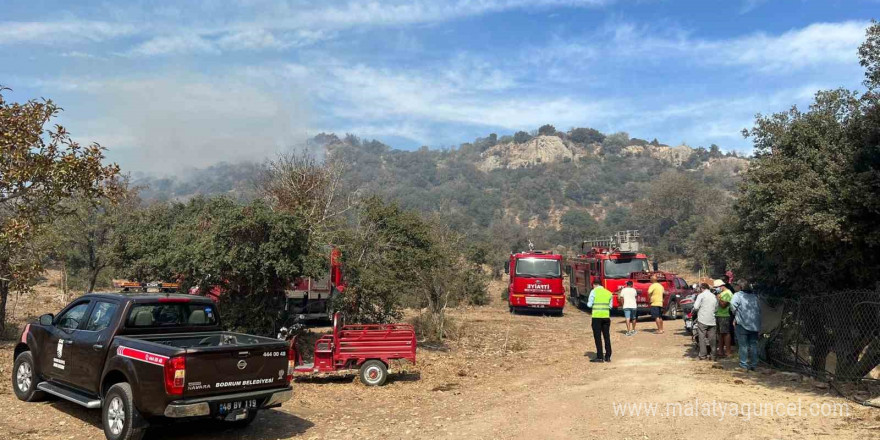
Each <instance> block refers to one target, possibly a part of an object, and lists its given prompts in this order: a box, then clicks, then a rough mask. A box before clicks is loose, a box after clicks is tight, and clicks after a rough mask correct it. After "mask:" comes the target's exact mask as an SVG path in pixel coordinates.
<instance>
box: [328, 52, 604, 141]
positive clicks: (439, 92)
mask: <svg viewBox="0 0 880 440" xmlns="http://www.w3.org/2000/svg"><path fill="white" fill-rule="evenodd" d="M451 72H455V70H454V69H453V70H447V71H443V70H438V71H432V70H427V73H426V72H425V71H406V72H401V71H389V70H383V69H376V68H372V67H368V66H364V65H357V66H353V67H349V66H333V67H329V68H327V69H326V70H322V71H320V72H313V74H312V75H313V76H314V78H315V79H316V80H318V81H321V82H320V83H318V84H316V88H317V92H316V93H317V94H318V96H319V98H320V99H321V100H322V101H323V102H325V103H330V108H329V109H328V111H330V112H332V113H333V115H334V116H336V117H338V118H342V119H346V120H359V119H362V118H363V117H364V116H365V115H368V117H369V118H370V119H371V120H378V121H383V120H384V121H388V120H396V119H403V120H406V121H410V122H417V123H419V124H422V125H425V124H436V123H461V124H467V125H473V126H491V127H504V128H508V129H511V130H519V129H532V128H534V127H537V126H539V125H541V124H544V123H547V122H552V123H556V124H559V125H560V126H566V125H576V124H580V123H583V122H584V121H587V120H591V119H597V118H599V117H602V118H605V117H609V116H611V115H614V114H615V113H616V111H614V107H613V105H612V104H611V103H610V102H607V101H602V100H595V101H591V102H584V101H579V100H577V99H572V98H568V97H564V96H536V95H535V94H532V93H528V92H527V91H525V90H522V89H518V88H517V86H516V82H515V81H514V80H513V79H510V78H505V77H504V76H503V75H502V74H500V73H499V72H497V71H486V72H484V73H482V74H480V73H479V72H476V73H472V76H470V77H469V78H470V79H469V80H468V81H458V80H457V78H456V75H457V74H456V73H451ZM450 77H452V78H453V80H450ZM321 78H323V80H321ZM487 84H488V85H491V87H490V89H491V93H490V92H486V90H485V89H486V85H487ZM502 91H505V92H510V93H497V92H502ZM411 131H412V130H411ZM415 140H418V141H421V142H430V141H431V139H425V138H419V139H415Z"/></svg>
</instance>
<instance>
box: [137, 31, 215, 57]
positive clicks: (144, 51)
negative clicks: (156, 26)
mask: <svg viewBox="0 0 880 440" xmlns="http://www.w3.org/2000/svg"><path fill="white" fill-rule="evenodd" d="M190 53H212V54H219V53H220V50H219V49H217V47H216V46H215V45H214V43H213V42H211V41H209V40H207V39H205V38H204V37H202V36H200V35H196V34H177V35H169V36H161V37H155V38H152V39H150V40H147V41H145V42H144V43H141V44H140V45H138V46H137V47H135V48H134V49H132V50H131V51H130V52H129V53H128V54H129V55H143V56H153V55H169V54H173V55H179V54H190Z"/></svg>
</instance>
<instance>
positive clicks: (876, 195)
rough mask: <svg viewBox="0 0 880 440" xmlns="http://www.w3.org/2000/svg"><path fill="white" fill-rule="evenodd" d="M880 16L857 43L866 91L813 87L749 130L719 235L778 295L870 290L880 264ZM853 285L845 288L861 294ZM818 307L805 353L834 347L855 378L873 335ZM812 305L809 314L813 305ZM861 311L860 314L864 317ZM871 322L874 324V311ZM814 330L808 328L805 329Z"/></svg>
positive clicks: (875, 353) (868, 363)
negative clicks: (749, 160) (806, 101)
mask: <svg viewBox="0 0 880 440" xmlns="http://www.w3.org/2000/svg"><path fill="white" fill-rule="evenodd" d="M878 41H880V24H878V23H876V22H874V23H873V24H872V25H871V27H870V28H869V29H868V37H867V40H866V42H865V43H864V44H863V45H862V46H861V47H860V49H859V55H860V58H861V64H862V66H864V67H865V68H866V81H865V84H866V86H867V87H868V93H866V94H865V95H864V96H861V97H860V96H859V95H858V93H856V92H853V91H848V90H843V89H837V90H828V91H822V92H819V93H817V94H816V96H815V100H814V102H813V103H812V105H811V106H810V108H809V110H808V111H805V112H803V111H800V110H799V109H797V107H792V108H791V109H790V110H788V111H786V112H780V113H776V114H773V115H770V116H762V115H759V116H758V118H757V119H756V121H755V126H754V127H753V128H752V129H751V130H748V131H746V133H745V134H746V135H748V136H750V137H751V138H752V139H753V141H754V148H755V156H756V159H755V162H754V164H753V165H752V166H750V167H749V170H748V172H747V173H746V175H745V178H744V181H743V184H742V189H741V191H740V195H739V198H738V199H737V201H736V204H735V213H736V220H737V221H736V222H735V223H734V227H733V228H731V230H730V231H729V233H728V234H726V236H725V240H726V242H727V243H728V244H729V246H730V248H731V249H732V251H733V253H734V254H735V255H737V256H738V257H739V258H738V263H739V268H738V270H739V272H740V273H743V274H744V275H745V276H746V277H749V278H750V279H753V280H756V281H758V282H760V283H763V284H764V285H767V286H771V287H773V292H775V293H777V294H782V295H802V294H804V293H805V292H808V293H809V292H815V293H820V294H823V293H824V294H830V293H832V292H834V291H835V290H837V289H841V288H843V287H849V286H865V287H874V288H877V273H878V271H880V229H878V228H877V225H878V224H880V150H878V148H877V145H878V139H880V100H878V97H877V95H876V94H874V92H873V91H874V90H876V89H877V88H878V86H880V83H878V80H880V78H878V75H877V72H878V71H880V46H878V44H877V42H878ZM858 296H859V295H858V293H852V294H848V295H844V296H843V298H844V299H843V300H844V301H859V298H858ZM827 310H828V309H827V308H825V307H822V308H817V309H816V310H812V311H811V309H810V308H808V309H807V311H806V312H805V313H807V314H808V315H807V318H805V319H809V320H812V321H814V323H815V325H813V326H810V328H811V329H817V330H816V331H817V332H819V333H820V334H821V336H822V337H821V338H818V339H816V340H817V341H829V340H830V341H831V343H830V344H820V343H816V344H814V352H813V353H811V355H812V360H813V367H814V368H816V369H820V370H822V369H824V366H825V365H824V364H825V358H826V356H827V354H828V353H829V351H830V349H831V347H832V346H833V347H834V350H835V352H836V354H837V368H836V372H835V374H836V376H837V378H839V379H857V378H861V377H864V376H865V375H866V374H867V373H868V372H869V371H871V370H872V369H874V368H875V367H876V366H877V365H880V338H877V337H876V334H873V332H871V331H870V330H864V329H862V328H861V327H853V326H852V325H851V322H850V321H849V320H844V319H835V318H833V315H831V314H830V313H828V311H827ZM812 312H815V313H812ZM863 318H865V317H863ZM869 319H872V320H873V323H874V325H873V327H874V328H877V326H880V321H878V320H877V318H876V316H874V317H870V318H869ZM806 336H807V337H808V338H812V336H814V335H811V334H809V333H808V334H807V335H806Z"/></svg>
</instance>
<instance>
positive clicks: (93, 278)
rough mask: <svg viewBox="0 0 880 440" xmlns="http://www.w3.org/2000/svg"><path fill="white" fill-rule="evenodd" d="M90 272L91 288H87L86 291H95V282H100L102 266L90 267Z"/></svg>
mask: <svg viewBox="0 0 880 440" xmlns="http://www.w3.org/2000/svg"><path fill="white" fill-rule="evenodd" d="M89 272H90V273H89V289H88V290H86V293H91V292H94V291H95V284H97V282H98V274H99V273H100V272H101V268H95V269H90V270H89Z"/></svg>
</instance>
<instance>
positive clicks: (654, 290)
mask: <svg viewBox="0 0 880 440" xmlns="http://www.w3.org/2000/svg"><path fill="white" fill-rule="evenodd" d="M664 293H666V289H664V288H663V285H662V284H660V283H658V282H657V275H651V287H648V296H650V297H651V317H652V318H654V322H656V323H657V333H658V334H663V294H664Z"/></svg>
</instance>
